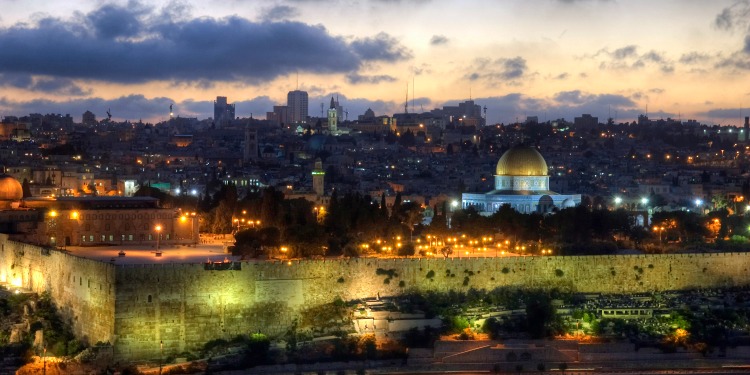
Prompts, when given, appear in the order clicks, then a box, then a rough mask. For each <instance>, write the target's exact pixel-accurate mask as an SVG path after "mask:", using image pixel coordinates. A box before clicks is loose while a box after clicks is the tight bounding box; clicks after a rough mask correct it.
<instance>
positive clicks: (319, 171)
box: [312, 158, 326, 196]
mask: <svg viewBox="0 0 750 375" xmlns="http://www.w3.org/2000/svg"><path fill="white" fill-rule="evenodd" d="M325 176H326V171H325V170H323V161H321V160H320V158H317V159H315V168H313V171H312V179H313V191H314V192H315V194H317V195H318V196H322V195H323V194H324V193H325V186H324V183H325Z"/></svg>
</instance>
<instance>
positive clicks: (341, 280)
mask: <svg viewBox="0 0 750 375" xmlns="http://www.w3.org/2000/svg"><path fill="white" fill-rule="evenodd" d="M336 281H338V282H339V284H343V283H344V276H341V277H339V279H338V280H336Z"/></svg>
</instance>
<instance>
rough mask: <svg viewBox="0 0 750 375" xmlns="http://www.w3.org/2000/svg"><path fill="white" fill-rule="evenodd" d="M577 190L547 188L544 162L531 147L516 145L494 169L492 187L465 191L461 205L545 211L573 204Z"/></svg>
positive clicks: (485, 211) (578, 197)
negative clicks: (506, 206) (489, 189)
mask: <svg viewBox="0 0 750 375" xmlns="http://www.w3.org/2000/svg"><path fill="white" fill-rule="evenodd" d="M580 203H581V195H580V194H571V195H566V194H558V193H555V192H554V191H551V190H549V175H548V169H547V162H546V161H545V160H544V158H543V157H542V155H541V154H540V153H539V151H537V150H536V149H535V148H533V147H527V146H516V147H513V148H511V149H510V150H508V151H506V152H505V153H504V154H503V156H502V157H500V160H499V161H498V162H497V167H496V169H495V190H492V191H490V192H488V193H464V194H463V195H462V197H461V204H462V207H463V208H464V209H466V208H469V207H474V208H476V209H477V211H479V212H480V213H482V214H484V215H491V214H493V213H494V212H496V211H497V210H499V209H500V207H502V206H503V205H506V204H507V205H510V206H511V207H512V208H513V209H515V210H516V211H518V212H522V213H532V212H537V213H548V212H551V211H552V210H553V209H556V208H557V209H561V208H567V207H575V206H577V205H578V204H580Z"/></svg>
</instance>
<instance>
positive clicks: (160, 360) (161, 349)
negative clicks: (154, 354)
mask: <svg viewBox="0 0 750 375" xmlns="http://www.w3.org/2000/svg"><path fill="white" fill-rule="evenodd" d="M163 357H164V341H163V340H159V375H161V364H162V358H163Z"/></svg>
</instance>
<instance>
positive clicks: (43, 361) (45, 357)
mask: <svg viewBox="0 0 750 375" xmlns="http://www.w3.org/2000/svg"><path fill="white" fill-rule="evenodd" d="M46 374H47V345H45V346H44V355H43V356H42V375H46Z"/></svg>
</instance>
